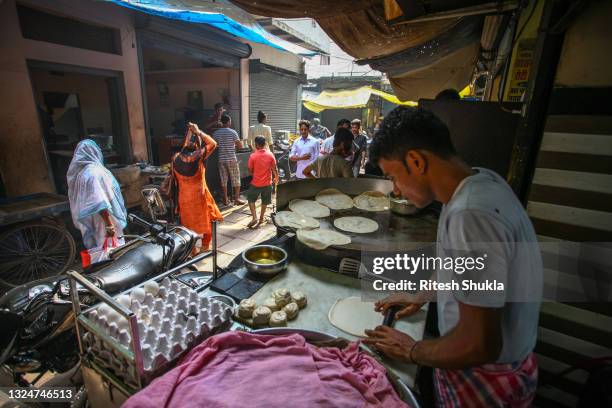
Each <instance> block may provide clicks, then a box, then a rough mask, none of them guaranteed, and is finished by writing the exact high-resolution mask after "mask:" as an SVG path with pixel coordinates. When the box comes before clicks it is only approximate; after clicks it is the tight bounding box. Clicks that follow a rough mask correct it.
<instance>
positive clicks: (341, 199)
mask: <svg viewBox="0 0 612 408" xmlns="http://www.w3.org/2000/svg"><path fill="white" fill-rule="evenodd" d="M315 200H316V202H317V203H319V204H323V205H324V206H326V207H329V208H330V209H332V210H348V209H350V208H353V199H352V198H351V197H349V196H348V195H346V194H344V193H343V192H342V191H340V190H338V189H335V188H326V189H325V190H321V191H319V192H318V193H317V195H316V196H315Z"/></svg>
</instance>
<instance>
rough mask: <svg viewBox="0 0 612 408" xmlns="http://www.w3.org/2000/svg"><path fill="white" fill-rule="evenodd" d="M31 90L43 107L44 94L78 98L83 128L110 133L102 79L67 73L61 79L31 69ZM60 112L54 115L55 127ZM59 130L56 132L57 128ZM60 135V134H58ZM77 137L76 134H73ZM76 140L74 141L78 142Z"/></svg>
mask: <svg viewBox="0 0 612 408" xmlns="http://www.w3.org/2000/svg"><path fill="white" fill-rule="evenodd" d="M30 77H31V80H32V86H33V88H34V99H35V100H36V103H37V104H38V105H41V106H44V102H43V93H44V92H64V93H73V94H77V95H78V96H79V103H80V108H81V117H82V119H83V128H84V129H85V131H86V132H87V129H88V128H98V127H102V128H104V133H111V134H112V132H113V122H112V118H111V109H110V100H109V97H108V86H107V84H106V81H105V80H104V77H100V76H92V75H83V74H76V73H72V72H69V73H66V74H64V75H63V76H58V75H52V74H51V73H49V71H47V70H42V69H36V68H35V69H32V70H31V73H30ZM61 113H62V112H54V118H53V119H54V122H55V124H56V127H57V116H59V115H60V114H61ZM56 131H58V129H56ZM58 133H60V132H58ZM75 136H76V135H75ZM77 140H78V139H74V141H77Z"/></svg>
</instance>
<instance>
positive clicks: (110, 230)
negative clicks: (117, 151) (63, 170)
mask: <svg viewBox="0 0 612 408" xmlns="http://www.w3.org/2000/svg"><path fill="white" fill-rule="evenodd" d="M67 178H68V199H69V200H70V212H71V213H72V221H73V222H74V225H76V226H77V227H78V228H79V229H80V230H81V234H82V235H83V243H84V244H85V247H86V248H87V249H92V248H100V247H102V246H103V245H104V242H105V240H106V239H107V238H109V237H117V245H121V244H123V228H125V226H126V225H127V222H126V220H127V211H126V210H125V204H124V203H123V197H122V196H121V190H120V188H119V183H118V182H117V180H116V179H115V177H114V176H113V174H112V173H111V172H110V171H109V170H108V169H107V168H106V167H104V157H103V156H102V150H100V147H98V145H97V144H96V142H94V141H93V140H90V139H85V140H82V141H80V142H79V144H78V145H77V147H76V149H75V151H74V156H73V157H72V161H71V162H70V167H68V174H67Z"/></svg>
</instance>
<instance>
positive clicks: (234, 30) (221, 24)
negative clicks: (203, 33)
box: [107, 0, 291, 52]
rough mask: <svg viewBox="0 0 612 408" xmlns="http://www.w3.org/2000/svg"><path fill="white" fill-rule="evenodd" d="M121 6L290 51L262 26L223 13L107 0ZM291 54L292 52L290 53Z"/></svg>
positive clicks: (146, 0) (159, 0)
mask: <svg viewBox="0 0 612 408" xmlns="http://www.w3.org/2000/svg"><path fill="white" fill-rule="evenodd" d="M107 1H109V2H111V3H115V4H117V5H119V6H123V7H127V8H130V9H133V10H138V11H141V12H143V13H147V14H151V15H155V16H159V17H163V18H169V19H173V20H182V21H187V22H190V23H200V24H208V25H210V26H212V27H215V28H217V29H219V30H221V31H225V32H226V33H229V34H232V35H234V36H236V37H240V38H244V39H245V40H249V41H253V42H256V43H259V44H265V45H269V46H270V47H274V48H278V49H281V50H285V51H290V50H288V49H286V48H284V47H282V46H280V45H278V44H275V43H274V42H272V41H270V40H269V39H268V38H266V37H268V36H269V35H270V34H268V33H266V32H265V30H264V29H263V28H262V27H261V26H258V25H257V26H256V25H253V26H249V27H247V26H245V25H243V24H241V23H239V22H237V21H234V20H233V19H231V18H229V17H227V16H225V15H223V14H221V13H209V12H202V11H194V10H187V9H182V8H179V7H178V6H176V5H174V4H171V3H169V2H167V1H164V0H107ZM290 52H291V51H290Z"/></svg>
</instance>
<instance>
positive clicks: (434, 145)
mask: <svg viewBox="0 0 612 408" xmlns="http://www.w3.org/2000/svg"><path fill="white" fill-rule="evenodd" d="M409 150H427V151H429V152H431V153H433V154H435V155H436V156H439V157H441V158H443V159H448V158H450V157H452V156H455V155H456V154H457V153H456V151H455V147H454V146H453V142H452V141H451V139H450V134H449V132H448V128H447V127H446V125H445V124H444V123H443V122H442V121H441V120H440V119H438V117H437V116H436V115H434V114H433V113H431V112H429V111H426V110H424V109H421V108H409V107H405V106H399V107H397V108H395V109H393V110H392V111H391V112H390V113H389V114H388V115H387V116H386V117H385V119H384V120H383V122H382V124H381V126H380V130H379V131H378V133H376V136H375V137H374V140H373V141H372V145H371V147H370V160H372V162H373V163H374V164H376V165H378V161H379V160H380V159H396V160H401V161H403V160H404V157H405V156H406V153H407V152H408V151H409Z"/></svg>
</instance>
